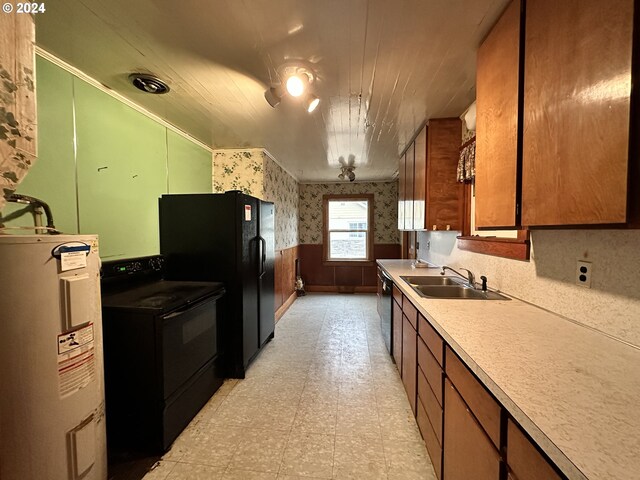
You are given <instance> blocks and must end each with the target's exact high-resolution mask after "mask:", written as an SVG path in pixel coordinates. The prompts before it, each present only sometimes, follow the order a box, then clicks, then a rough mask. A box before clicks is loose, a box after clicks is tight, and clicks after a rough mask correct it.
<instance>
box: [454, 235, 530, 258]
mask: <svg viewBox="0 0 640 480" xmlns="http://www.w3.org/2000/svg"><path fill="white" fill-rule="evenodd" d="M457 238H458V248H459V249H460V250H467V251H469V252H475V253H482V254H485V255H493V256H496V257H504V258H511V259H513V260H522V261H529V258H530V254H531V242H530V241H529V235H528V234H527V235H526V238H502V237H480V236H459V237H457Z"/></svg>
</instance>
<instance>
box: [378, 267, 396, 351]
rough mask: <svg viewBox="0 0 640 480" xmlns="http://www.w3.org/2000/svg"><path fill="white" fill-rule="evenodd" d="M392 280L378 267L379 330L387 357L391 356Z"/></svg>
mask: <svg viewBox="0 0 640 480" xmlns="http://www.w3.org/2000/svg"><path fill="white" fill-rule="evenodd" d="M392 296H393V280H391V278H390V277H389V276H388V275H387V274H386V273H385V272H384V270H382V269H381V268H379V267H378V314H379V315H380V330H381V331H382V338H383V339H384V343H385V345H386V346H387V350H389V355H393V325H392V323H391V314H392V309H393V303H392Z"/></svg>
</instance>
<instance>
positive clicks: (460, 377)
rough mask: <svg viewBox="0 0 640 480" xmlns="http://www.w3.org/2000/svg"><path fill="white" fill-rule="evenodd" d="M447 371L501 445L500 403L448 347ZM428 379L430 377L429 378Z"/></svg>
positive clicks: (490, 435)
mask: <svg viewBox="0 0 640 480" xmlns="http://www.w3.org/2000/svg"><path fill="white" fill-rule="evenodd" d="M446 356H447V360H446V361H447V363H446V373H447V377H449V379H450V380H451V383H453V384H454V385H455V387H456V390H458V392H460V395H461V396H462V398H463V399H464V401H465V402H466V404H467V405H469V408H470V409H471V411H472V412H473V415H474V416H475V417H476V418H477V419H478V421H479V422H480V425H482V428H484V429H485V431H486V432H487V435H488V436H489V438H490V439H491V441H492V442H493V444H494V445H495V446H496V448H499V446H500V405H499V404H498V403H497V402H496V401H495V400H494V399H493V397H492V396H491V394H490V393H489V392H488V391H487V390H486V389H485V388H484V386H482V385H481V384H480V382H479V381H478V380H476V378H475V377H474V376H473V374H472V373H471V372H470V371H469V369H468V368H467V367H466V366H465V365H464V364H463V363H462V361H461V360H460V359H459V358H458V356H457V355H456V354H455V353H453V351H452V350H451V349H450V348H449V347H446ZM427 380H428V378H427Z"/></svg>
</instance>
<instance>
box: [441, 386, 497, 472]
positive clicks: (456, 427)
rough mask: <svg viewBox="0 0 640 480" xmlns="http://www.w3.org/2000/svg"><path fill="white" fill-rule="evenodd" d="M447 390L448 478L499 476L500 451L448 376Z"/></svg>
mask: <svg viewBox="0 0 640 480" xmlns="http://www.w3.org/2000/svg"><path fill="white" fill-rule="evenodd" d="M444 390H445V393H444V449H443V450H444V463H443V475H444V478H445V479H446V480H469V479H474V480H499V479H500V455H499V453H498V451H497V450H496V448H495V447H494V445H493V443H492V442H491V440H489V437H487V435H486V434H485V433H484V430H483V429H482V427H481V426H480V424H479V423H478V421H477V420H476V419H475V417H474V416H473V415H472V413H471V411H470V410H469V408H468V407H467V405H466V404H465V403H464V401H463V400H462V397H460V395H459V394H458V392H457V391H456V389H455V388H454V387H453V385H452V384H451V382H450V381H449V380H448V379H447V380H445V388H444Z"/></svg>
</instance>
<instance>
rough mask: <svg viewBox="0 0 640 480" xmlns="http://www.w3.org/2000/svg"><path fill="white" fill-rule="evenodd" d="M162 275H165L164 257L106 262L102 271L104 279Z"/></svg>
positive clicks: (156, 256)
mask: <svg viewBox="0 0 640 480" xmlns="http://www.w3.org/2000/svg"><path fill="white" fill-rule="evenodd" d="M162 273H164V257H163V256H161V255H154V256H151V257H140V258H129V259H126V260H113V261H111V262H104V263H103V264H102V269H101V275H102V278H103V279H107V278H117V277H123V276H146V275H153V274H159V275H161V274H162Z"/></svg>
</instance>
